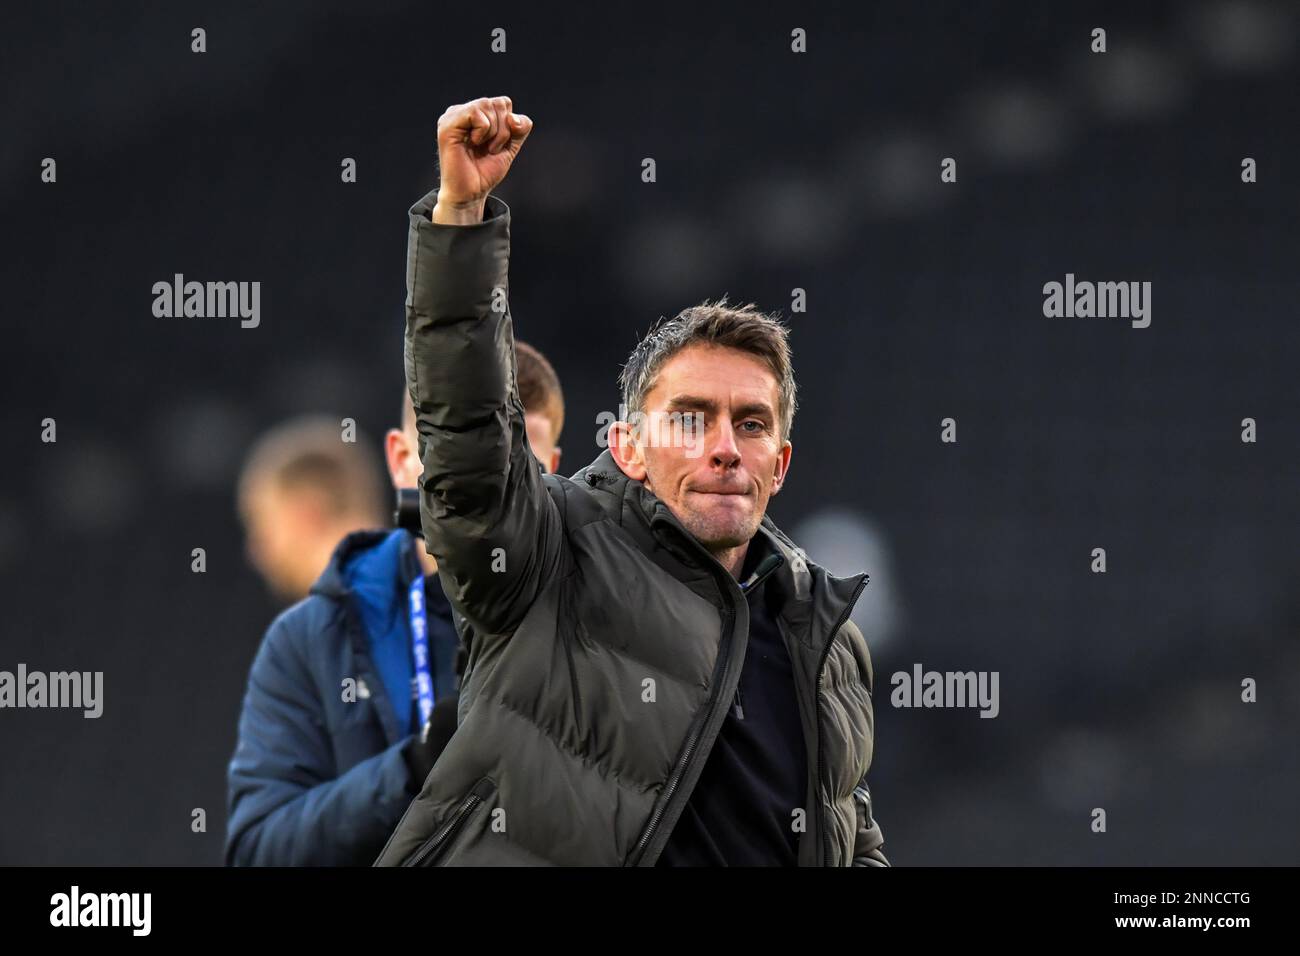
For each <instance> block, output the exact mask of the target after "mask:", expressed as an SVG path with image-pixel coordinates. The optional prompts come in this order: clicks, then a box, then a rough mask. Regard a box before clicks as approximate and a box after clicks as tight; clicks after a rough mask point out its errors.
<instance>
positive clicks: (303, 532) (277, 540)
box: [241, 479, 321, 601]
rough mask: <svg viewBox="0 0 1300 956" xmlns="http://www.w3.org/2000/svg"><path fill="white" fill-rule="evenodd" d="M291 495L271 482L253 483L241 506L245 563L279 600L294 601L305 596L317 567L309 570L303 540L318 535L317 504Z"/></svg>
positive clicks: (307, 497) (303, 496)
mask: <svg viewBox="0 0 1300 956" xmlns="http://www.w3.org/2000/svg"><path fill="white" fill-rule="evenodd" d="M310 498H311V496H310V495H306V494H298V495H293V494H290V493H288V492H286V491H285V490H284V489H282V488H278V487H276V485H275V484H274V482H272V481H270V480H268V479H262V480H260V481H257V482H255V483H254V484H253V486H252V487H251V488H250V489H249V490H248V491H247V493H246V494H245V497H244V500H243V501H242V503H241V511H242V514H243V519H244V530H245V534H246V539H245V550H246V554H247V557H248V561H249V563H250V564H252V565H253V567H254V568H255V569H256V570H257V572H258V573H259V574H260V575H261V576H262V579H263V580H264V581H266V584H267V586H268V587H269V588H270V589H271V591H272V592H273V593H274V594H275V595H276V596H277V597H279V598H281V599H282V600H286V601H296V600H298V599H299V598H301V597H302V596H303V595H305V594H306V593H307V590H308V588H310V587H311V585H312V582H313V581H314V580H315V575H316V574H318V573H319V572H320V570H321V569H320V568H311V567H308V566H307V565H306V563H305V560H304V553H303V552H304V549H303V546H302V543H303V541H305V540H310V537H309V536H311V535H313V534H315V533H317V532H316V525H318V524H319V516H318V515H317V513H316V512H317V511H318V509H317V508H316V502H314V501H312V500H310Z"/></svg>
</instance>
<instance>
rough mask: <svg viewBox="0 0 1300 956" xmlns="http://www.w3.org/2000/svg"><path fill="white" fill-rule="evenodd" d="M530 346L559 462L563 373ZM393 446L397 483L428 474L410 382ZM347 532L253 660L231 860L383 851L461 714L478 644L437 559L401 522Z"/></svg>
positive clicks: (552, 460)
mask: <svg viewBox="0 0 1300 956" xmlns="http://www.w3.org/2000/svg"><path fill="white" fill-rule="evenodd" d="M516 356H517V363H518V374H517V379H518V391H519V397H520V404H521V405H522V406H523V414H524V420H525V422H526V430H527V433H528V438H529V442H530V445H531V449H532V452H533V455H534V458H535V459H536V462H535V463H536V464H538V465H539V466H540V470H542V471H546V472H553V471H554V470H555V469H556V468H557V467H559V462H560V449H559V447H558V445H557V442H558V440H559V436H560V431H561V429H562V428H563V426H564V398H563V395H562V393H561V391H560V382H559V378H558V377H557V376H556V374H555V370H554V369H553V368H552V367H551V364H550V363H549V362H548V361H547V360H546V359H545V358H544V357H543V356H542V355H541V353H539V352H538V351H537V350H536V349H533V348H532V347H530V346H529V345H527V344H525V343H523V342H519V343H517V344H516ZM384 454H385V457H386V459H387V462H388V472H389V475H390V477H391V479H392V483H393V487H394V488H398V489H402V488H416V487H417V486H418V483H419V480H420V476H421V474H422V472H423V467H422V465H421V463H420V456H419V451H418V437H417V433H416V416H415V409H414V407H413V406H412V405H411V400H410V396H409V395H406V394H404V395H403V410H402V427H401V428H400V429H396V428H394V429H390V430H389V432H388V433H387V435H386V436H385V438H384ZM335 544H336V545H337V547H335V548H334V551H333V556H332V557H331V558H330V560H329V562H328V567H326V569H325V571H324V573H323V574H321V575H320V577H319V580H317V581H316V583H315V585H314V586H313V587H312V588H311V594H310V596H309V597H308V598H307V599H306V600H304V601H301V602H300V603H298V604H296V605H294V606H293V607H292V608H290V609H289V610H287V611H285V612H284V613H283V614H281V615H280V616H279V617H278V618H276V620H275V621H274V622H273V623H272V624H271V627H270V629H269V630H268V631H267V634H266V637H265V638H264V639H263V641H262V646H261V649H260V650H259V652H258V654H257V658H256V660H255V661H254V663H253V667H252V672H251V674H250V675H249V680H248V690H247V693H246V695H245V698H244V704H243V712H242V714H241V716H240V720H239V741H238V744H237V745H236V748H235V754H234V757H233V758H232V760H231V762H230V766H229V772H228V807H227V809H228V817H227V819H228V824H227V830H226V847H225V862H226V863H227V864H228V865H269V866H368V865H370V864H371V863H373V862H374V861H375V859H376V857H378V855H379V852H380V851H381V850H382V849H383V846H384V842H385V841H386V840H387V839H388V836H389V834H390V833H391V832H392V830H393V828H394V827H395V826H396V825H397V822H398V820H399V819H400V818H401V815H402V813H403V812H404V811H405V810H406V807H407V805H408V804H409V803H410V801H411V798H412V797H414V796H415V794H416V793H417V792H418V791H419V788H420V785H421V784H422V783H423V782H424V779H425V777H427V776H428V774H429V771H430V770H431V769H432V767H433V764H434V761H435V760H436V759H437V757H438V754H439V753H441V751H442V748H443V747H444V746H445V745H446V743H447V741H448V740H449V739H450V737H451V735H452V733H453V732H454V731H455V729H456V709H457V692H458V689H459V677H460V671H461V669H462V662H463V660H464V659H465V654H464V652H463V650H462V646H461V639H460V638H459V637H458V634H457V629H456V626H455V622H454V621H453V619H452V611H451V605H450V603H449V602H448V600H447V598H446V596H445V595H444V594H443V590H442V584H441V582H440V581H439V578H438V574H437V571H438V564H437V562H436V560H435V559H434V558H433V557H432V556H430V555H429V554H428V553H427V552H426V551H425V548H424V544H423V542H422V541H418V540H417V539H416V538H415V537H414V536H413V535H412V534H411V533H410V532H408V531H405V530H401V529H398V530H395V531H384V530H367V531H359V532H354V533H352V534H348V535H347V536H346V537H344V538H343V540H342V542H337V541H336V542H335ZM466 639H467V640H469V639H472V638H470V637H469V636H468V635H466Z"/></svg>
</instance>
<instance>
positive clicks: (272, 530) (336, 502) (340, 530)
mask: <svg viewBox="0 0 1300 956" xmlns="http://www.w3.org/2000/svg"><path fill="white" fill-rule="evenodd" d="M368 445H369V443H368V442H364V441H363V442H345V441H344V440H343V430H342V426H341V425H340V423H339V421H337V420H332V419H329V418H314V417H313V418H303V419H297V420H295V421H291V422H288V423H286V424H284V425H281V426H279V427H278V428H276V429H274V430H272V431H270V432H268V433H267V434H266V435H265V436H263V437H262V438H261V439H260V440H259V441H258V442H257V444H256V445H254V446H253V449H252V451H251V452H250V453H249V455H248V458H247V460H246V462H245V464H244V469H243V471H242V472H241V474H240V477H239V488H238V505H239V514H240V517H241V519H242V520H243V524H244V532H245V536H246V542H247V543H246V549H247V554H248V560H249V563H250V564H252V565H253V567H254V568H255V569H256V570H257V572H258V574H260V575H261V576H262V578H263V580H265V581H266V584H267V587H268V588H270V590H271V592H272V593H273V594H274V595H275V596H276V597H277V598H278V599H279V600H280V601H282V602H283V603H285V604H291V603H293V602H294V601H299V600H301V599H302V598H304V597H306V596H307V592H308V590H309V589H310V588H311V585H312V582H313V581H315V580H316V578H317V577H318V576H319V575H320V573H321V571H323V570H324V569H325V566H326V565H327V564H328V563H329V559H330V555H331V554H332V553H333V551H334V547H335V545H337V544H338V542H339V539H340V538H342V537H343V536H344V535H346V534H348V533H349V532H351V531H357V530H359V529H361V528H374V527H377V526H379V525H380V524H382V523H383V514H384V508H383V479H382V477H381V476H380V474H379V469H378V467H377V465H376V464H375V462H374V461H373V460H372V458H371V457H370V454H369V453H368V452H367V451H366V448H367V447H368Z"/></svg>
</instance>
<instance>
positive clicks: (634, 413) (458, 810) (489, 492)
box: [378, 97, 887, 866]
mask: <svg viewBox="0 0 1300 956" xmlns="http://www.w3.org/2000/svg"><path fill="white" fill-rule="evenodd" d="M512 110H513V107H512V105H511V102H510V100H509V99H508V98H506V97H495V98H491V99H487V98H484V99H479V100H474V101H472V102H470V103H465V104H461V105H459V106H453V107H451V108H450V109H448V110H447V111H446V112H445V113H444V114H443V116H442V118H441V119H440V120H439V123H438V160H439V167H440V169H441V176H442V182H441V184H440V186H439V189H438V190H437V192H436V193H431V194H430V195H428V196H426V197H425V198H424V199H423V200H421V201H420V202H419V203H417V204H416V206H415V207H414V208H413V209H412V210H411V225H410V240H409V250H408V258H407V331H406V372H407V384H408V386H409V388H410V390H411V394H412V397H413V400H414V405H415V409H416V413H417V418H418V426H419V444H420V453H421V456H422V460H423V462H424V477H423V479H422V481H421V520H422V525H423V528H424V533H425V539H426V544H427V546H428V548H429V550H430V552H431V553H433V554H434V555H435V556H436V557H437V559H438V563H439V568H440V573H441V574H442V577H443V581H444V584H445V585H446V587H447V588H448V596H449V597H450V599H451V602H452V604H453V606H454V607H455V608H456V610H457V612H458V613H461V614H463V615H464V616H465V618H466V619H467V621H468V623H469V625H470V626H471V628H472V629H473V631H474V634H475V641H474V644H473V646H472V647H471V649H470V661H469V668H468V670H467V671H466V676H465V680H464V682H463V686H462V690H461V701H460V705H461V711H462V714H463V718H462V721H461V726H460V729H459V730H458V731H457V733H456V735H455V737H454V738H452V740H451V742H450V743H449V744H448V745H447V748H446V750H445V751H444V752H443V754H442V756H441V758H440V759H439V761H438V764H437V766H435V767H434V769H433V772H432V773H431V774H430V775H429V776H428V778H427V779H426V780H425V783H424V786H423V788H422V789H421V792H420V795H419V796H418V797H417V798H416V799H415V800H414V801H413V802H412V804H411V806H410V807H409V809H408V810H407V812H406V814H405V815H404V816H403V818H402V822H401V824H400V825H399V826H398V828H397V830H396V831H395V832H394V834H393V836H392V838H391V839H390V840H389V842H388V845H387V846H386V847H385V849H384V852H383V854H382V855H381V856H380V859H379V861H378V863H379V865H391V866H396V865H411V866H428V865H443V864H465V865H486V864H562V865H593V864H594V865H640V866H649V865H654V864H656V863H661V862H662V863H666V864H697V863H710V864H754V863H763V864H795V863H798V864H800V865H809V866H816V865H849V864H855V865H864V866H865V865H878V866H879V865H887V862H886V860H885V857H884V855H883V854H882V852H881V844H882V842H883V838H882V837H881V833H880V829H879V827H878V826H877V825H876V824H875V822H874V820H873V819H872V815H871V806H870V797H869V794H868V792H867V789H866V785H865V774H866V771H867V767H868V765H869V764H870V760H871V742H872V711H871V701H870V697H869V691H870V686H871V665H870V659H869V657H868V654H867V648H866V644H865V643H864V641H863V639H862V635H861V634H860V633H859V632H858V630H857V628H856V627H854V626H853V625H852V624H851V623H850V622H849V620H848V617H849V613H850V610H851V609H852V606H853V603H854V601H855V600H856V598H857V595H858V594H859V593H860V591H861V589H862V587H863V586H864V585H865V576H864V575H859V576H857V577H853V578H849V579H838V578H835V577H832V576H831V575H829V574H828V573H827V572H825V571H824V570H823V569H821V568H819V567H817V566H816V565H814V564H811V563H809V562H808V561H807V560H806V559H805V557H804V556H803V554H802V552H801V551H799V550H798V549H796V548H795V547H794V546H793V545H792V544H791V543H790V541H789V539H788V538H786V536H785V535H784V534H782V533H781V532H780V531H779V530H777V528H776V527H775V525H773V524H772V523H771V521H770V519H767V518H766V517H765V511H766V507H767V502H768V499H769V497H770V496H771V495H772V494H775V493H776V492H778V491H779V490H780V488H781V485H782V484H783V482H784V481H785V478H786V474H787V470H788V468H789V464H790V457H791V445H790V442H789V437H788V436H789V432H790V424H791V420H792V417H793V415H794V410H795V385H794V378H793V375H792V373H791V371H790V363H789V357H790V356H789V349H788V345H787V343H786V337H785V330H784V328H783V327H782V326H781V325H780V324H779V323H778V322H776V321H775V320H773V319H771V318H769V317H767V316H765V315H763V314H762V313H759V312H757V311H756V310H754V309H753V308H751V307H743V308H732V307H730V306H728V305H726V303H725V302H724V303H705V304H704V305H701V306H697V307H695V308H693V309H688V310H686V311H685V312H683V313H682V314H681V315H679V316H678V317H677V318H675V319H673V320H672V321H670V322H667V323H666V324H663V325H661V326H659V327H658V328H657V329H654V330H652V331H651V332H650V334H649V335H648V336H647V337H646V339H645V340H644V341H643V342H642V343H641V344H640V345H638V346H637V348H636V349H635V350H634V351H633V353H632V356H631V358H630V359H629V361H628V363H627V366H626V367H625V368H624V370H623V376H622V384H623V393H624V394H623V397H624V404H625V406H626V407H627V408H628V409H629V410H630V413H629V416H628V417H629V418H630V419H632V418H635V419H637V420H638V421H640V422H642V423H643V424H641V425H639V426H634V425H633V424H632V423H631V422H630V421H623V422H616V423H614V425H613V426H611V429H610V447H609V449H608V450H606V451H605V452H604V453H603V454H602V455H601V456H600V457H599V458H597V459H596V461H595V462H593V463H592V464H591V465H589V466H587V467H586V468H584V469H582V470H581V471H579V472H578V473H577V474H575V475H574V476H573V477H572V478H570V479H565V478H555V477H546V478H543V477H542V476H541V475H540V474H539V473H538V470H537V469H536V468H534V467H532V463H531V459H530V458H529V456H528V453H527V442H526V439H525V421H524V415H523V412H522V409H521V408H520V404H519V399H518V394H517V393H518V386H517V381H516V371H515V368H514V365H513V362H512V360H511V348H510V343H511V341H512V335H513V330H512V323H511V319H510V316H509V312H508V308H507V307H506V303H505V292H506V290H507V289H508V275H507V267H508V261H509V247H510V218H509V210H508V209H507V208H506V206H505V204H504V203H502V202H501V201H500V200H499V199H497V198H495V197H493V196H490V195H489V193H490V192H491V191H492V190H493V189H494V188H495V187H496V186H497V185H498V184H499V183H500V182H501V181H502V179H503V178H504V176H505V174H506V172H507V170H508V169H509V167H510V165H511V163H512V162H513V161H514V159H515V158H516V156H517V155H518V153H519V150H520V148H521V147H522V145H523V142H524V139H525V138H526V137H527V135H528V133H529V131H530V130H531V129H532V122H531V120H529V119H528V118H527V117H526V116H522V115H519V114H516V113H514V112H513V111H512ZM687 416H690V417H689V419H688V418H687ZM683 423H689V426H690V427H689V428H687V429H681V428H680V426H681V425H682V424H683ZM696 426H698V428H697V427H696ZM688 431H689V432H691V433H692V436H693V438H692V440H691V441H686V440H685V435H686V433H687V432H688ZM675 434H676V435H677V436H678V440H673V436H674V435H675ZM664 436H668V438H669V439H670V440H668V441H663V440H662V439H663V438H664Z"/></svg>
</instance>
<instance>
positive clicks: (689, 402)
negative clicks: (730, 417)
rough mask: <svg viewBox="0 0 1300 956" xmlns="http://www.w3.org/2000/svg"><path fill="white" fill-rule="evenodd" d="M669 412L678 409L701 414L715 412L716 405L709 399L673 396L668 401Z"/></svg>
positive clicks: (693, 396) (695, 396)
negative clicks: (698, 411) (695, 411)
mask: <svg viewBox="0 0 1300 956" xmlns="http://www.w3.org/2000/svg"><path fill="white" fill-rule="evenodd" d="M668 409H669V411H677V410H678V409H687V410H691V411H694V410H696V409H698V410H700V411H702V412H716V411H717V410H718V403H717V402H715V401H714V400H713V399H711V398H702V397H700V396H699V395H674V396H673V397H672V398H670V399H669V400H668Z"/></svg>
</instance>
